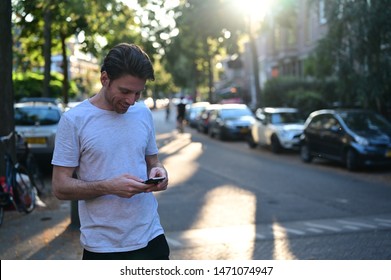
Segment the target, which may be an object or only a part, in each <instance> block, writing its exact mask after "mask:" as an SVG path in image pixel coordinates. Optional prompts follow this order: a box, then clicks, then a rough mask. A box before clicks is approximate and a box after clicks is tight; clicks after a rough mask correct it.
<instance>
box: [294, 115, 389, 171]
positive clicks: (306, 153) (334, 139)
mask: <svg viewBox="0 0 391 280" xmlns="http://www.w3.org/2000/svg"><path fill="white" fill-rule="evenodd" d="M300 144H301V145H300V146H301V149H300V155H301V158H302V160H303V161H304V162H311V161H312V159H313V158H314V157H318V158H325V159H329V160H334V161H339V162H342V163H344V164H345V165H346V167H347V168H348V169H349V170H357V169H359V168H360V167H363V166H374V165H389V164H391V123H390V122H388V121H387V120H386V119H385V118H383V117H382V116H380V115H379V114H377V113H374V112H371V111H367V110H359V109H344V110H343V109H336V110H320V111H315V112H313V113H311V114H310V116H309V117H308V119H307V120H306V122H305V124H304V132H303V134H302V136H301V143H300Z"/></svg>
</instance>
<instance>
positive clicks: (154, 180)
mask: <svg viewBox="0 0 391 280" xmlns="http://www.w3.org/2000/svg"><path fill="white" fill-rule="evenodd" d="M164 179H166V177H154V178H149V179H148V180H146V181H144V182H143V183H144V184H155V185H157V184H159V183H160V182H161V181H163V180H164Z"/></svg>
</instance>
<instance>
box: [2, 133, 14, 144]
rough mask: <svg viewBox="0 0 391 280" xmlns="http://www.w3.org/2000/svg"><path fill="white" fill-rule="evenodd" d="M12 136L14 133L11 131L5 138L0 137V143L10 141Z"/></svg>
mask: <svg viewBox="0 0 391 280" xmlns="http://www.w3.org/2000/svg"><path fill="white" fill-rule="evenodd" d="M12 135H14V132H13V131H11V132H10V133H9V134H8V135H6V136H0V141H1V142H5V141H7V140H10V139H11V138H12Z"/></svg>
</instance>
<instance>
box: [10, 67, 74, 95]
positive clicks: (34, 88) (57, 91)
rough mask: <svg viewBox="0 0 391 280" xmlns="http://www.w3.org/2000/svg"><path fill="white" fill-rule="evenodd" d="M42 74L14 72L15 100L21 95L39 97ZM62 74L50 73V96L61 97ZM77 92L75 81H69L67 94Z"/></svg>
mask: <svg viewBox="0 0 391 280" xmlns="http://www.w3.org/2000/svg"><path fill="white" fill-rule="evenodd" d="M43 78H44V76H43V74H42V73H37V72H31V71H28V72H25V73H21V72H19V73H15V74H14V76H13V83H14V93H15V101H18V100H20V99H21V98H23V97H41V96H42V87H43ZM62 80H63V77H62V74H59V73H52V74H51V81H50V96H49V97H56V98H61V97H62V91H61V88H62ZM76 93H77V86H76V83H75V82H71V83H70V90H69V94H70V97H74V96H75V95H76Z"/></svg>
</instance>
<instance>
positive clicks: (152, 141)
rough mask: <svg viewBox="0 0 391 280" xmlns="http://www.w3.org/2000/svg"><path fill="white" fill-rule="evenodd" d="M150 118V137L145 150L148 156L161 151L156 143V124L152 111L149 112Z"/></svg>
mask: <svg viewBox="0 0 391 280" xmlns="http://www.w3.org/2000/svg"><path fill="white" fill-rule="evenodd" d="M148 118H149V123H150V129H149V137H148V139H149V140H148V144H147V148H146V151H145V155H146V156H150V155H156V154H157V153H158V152H159V150H158V147H157V144H156V136H155V126H154V123H153V118H152V113H151V112H150V111H149V114H148Z"/></svg>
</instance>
